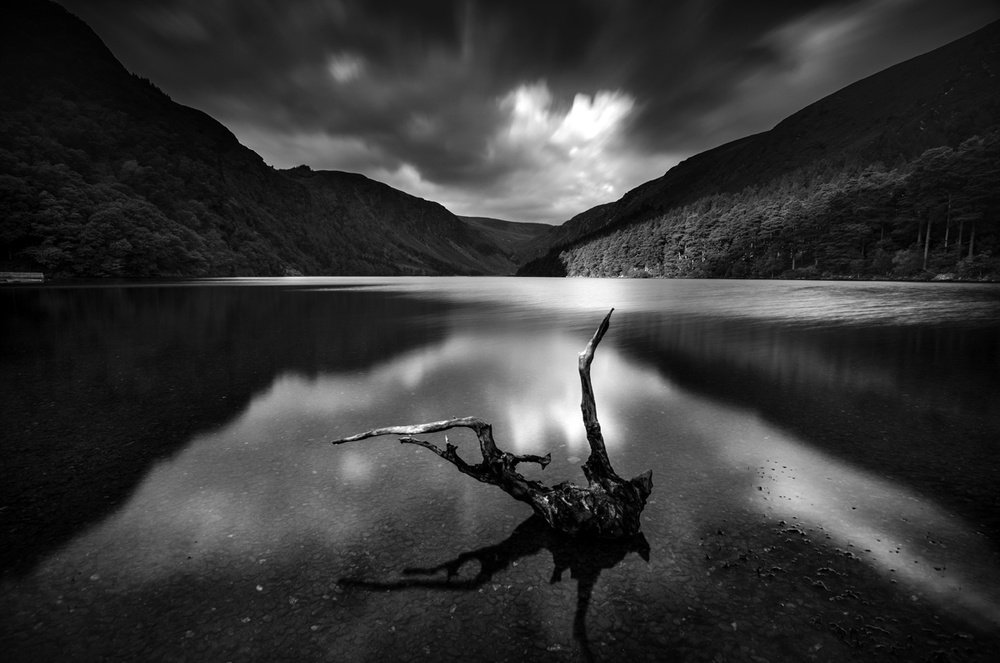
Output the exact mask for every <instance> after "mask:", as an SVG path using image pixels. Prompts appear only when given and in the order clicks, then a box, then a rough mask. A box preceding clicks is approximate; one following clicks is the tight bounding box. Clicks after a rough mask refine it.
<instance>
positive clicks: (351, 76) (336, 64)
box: [326, 53, 365, 84]
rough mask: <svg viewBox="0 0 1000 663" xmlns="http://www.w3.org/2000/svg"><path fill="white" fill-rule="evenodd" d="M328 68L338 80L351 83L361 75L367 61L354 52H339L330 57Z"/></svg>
mask: <svg viewBox="0 0 1000 663" xmlns="http://www.w3.org/2000/svg"><path fill="white" fill-rule="evenodd" d="M326 68H327V71H329V72H330V76H332V77H333V80H335V81H336V82H338V83H341V84H344V83H350V82H351V81H355V80H357V79H358V78H360V77H361V75H362V73H363V72H364V69H365V61H364V59H363V58H361V57H360V56H357V55H354V54H353V53H337V54H334V55H331V56H330V57H329V59H328V60H327V62H326Z"/></svg>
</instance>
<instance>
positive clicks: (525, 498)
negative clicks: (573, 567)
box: [333, 309, 653, 538]
mask: <svg viewBox="0 0 1000 663" xmlns="http://www.w3.org/2000/svg"><path fill="white" fill-rule="evenodd" d="M613 312H614V309H611V311H609V312H608V314H607V315H606V316H605V317H604V320H603V321H602V322H601V325H600V327H598V328H597V331H596V332H595V333H594V336H593V338H591V339H590V342H589V343H588V344H587V347H586V348H585V349H584V351H583V352H581V353H580V361H579V366H580V385H581V388H582V391H583V399H582V401H581V403H580V409H581V411H582V413H583V425H584V427H585V428H586V431H587V442H588V444H589V445H590V457H589V458H588V459H587V462H586V463H584V465H583V468H582V469H583V473H584V475H585V476H586V477H587V481H588V485H587V486H586V487H582V486H577V485H576V484H573V483H569V482H563V483H560V484H557V485H555V486H546V485H545V484H542V483H540V482H538V481H533V480H530V479H526V478H524V477H523V476H521V474H519V473H518V472H517V465H518V464H519V463H538V464H539V465H541V467H542V469H544V468H545V466H546V465H548V464H549V461H550V460H551V455H550V454H546V455H545V456H535V455H531V454H523V455H522V454H511V453H508V452H506V451H501V450H500V449H499V448H498V447H497V445H496V442H495V441H494V440H493V427H492V426H490V425H489V424H487V423H486V422H485V421H483V420H482V419H478V418H476V417H461V418H457V419H445V420H443V421H434V422H431V423H426V424H416V425H405V426H389V427H386V428H373V429H372V430H369V431H366V432H364V433H359V434H358V435H352V436H350V437H346V438H342V439H339V440H334V441H333V444H344V443H346V442H355V441H358V440H363V439H366V438H370V437H378V436H380V435H400V436H402V437H400V438H399V441H400V442H401V443H403V444H415V445H418V446H421V447H424V448H426V449H429V450H430V451H432V452H434V453H435V454H437V455H438V456H440V457H441V458H443V459H444V460H446V461H448V462H450V463H451V464H452V465H454V466H455V467H456V468H457V469H458V471H459V472H461V473H462V474H467V475H468V476H471V477H472V478H474V479H476V480H478V481H482V482H483V483H488V484H492V485H494V486H497V487H498V488H500V489H501V490H503V491H504V492H506V493H507V494H508V495H510V496H511V497H513V498H514V499H516V500H518V501H520V502H524V503H526V504H528V505H529V506H531V508H532V510H534V512H535V513H536V514H538V515H539V516H540V517H541V518H542V519H544V520H545V522H547V523H548V524H549V525H550V526H551V527H553V528H554V529H556V530H559V531H561V532H565V533H567V534H572V535H586V536H599V537H604V538H619V537H623V536H630V535H632V534H636V533H637V532H639V528H640V523H639V516H640V514H641V513H642V510H643V508H644V507H645V506H646V499H647V498H648V497H649V494H650V492H651V491H652V490H653V480H652V472H650V471H646V472H645V473H643V474H640V475H639V476H637V477H634V478H632V479H628V480H625V479H622V478H621V477H620V476H618V475H617V474H616V473H615V471H614V469H613V468H612V467H611V461H610V460H609V459H608V451H607V448H606V447H605V445H604V436H603V435H602V434H601V424H600V422H599V421H598V420H597V404H596V403H595V401H594V389H593V385H592V384H591V381H590V364H591V362H593V360H594V352H595V351H596V350H597V346H598V344H599V343H600V342H601V339H602V338H604V334H605V332H607V331H608V327H609V326H610V324H611V314H612V313H613ZM452 428H469V429H471V430H473V431H474V432H475V433H476V437H477V438H479V451H480V454H481V455H482V457H483V460H482V462H480V463H477V464H475V465H470V464H469V463H467V462H466V461H465V460H463V459H462V458H461V457H460V456H459V455H458V448H457V447H456V446H455V445H453V444H450V443H447V442H446V444H445V448H444V449H442V448H441V447H439V446H437V445H435V444H432V443H430V442H426V441H424V440H418V439H416V438H414V437H413V436H414V435H424V434H427V433H438V432H442V431H446V430H449V429H452Z"/></svg>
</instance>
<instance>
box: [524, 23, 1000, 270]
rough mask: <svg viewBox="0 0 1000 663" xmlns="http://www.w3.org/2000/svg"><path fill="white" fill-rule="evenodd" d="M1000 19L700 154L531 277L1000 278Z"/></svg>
mask: <svg viewBox="0 0 1000 663" xmlns="http://www.w3.org/2000/svg"><path fill="white" fill-rule="evenodd" d="M998 44H1000V24H993V25H990V26H987V27H986V28H984V29H983V30H980V31H979V32H977V33H974V34H972V35H970V36H968V37H965V38H963V39H961V40H958V41H956V42H953V43H952V44H949V45H947V46H945V47H943V48H941V49H937V50H936V51H932V52H931V53H928V54H925V55H923V56H920V57H918V58H914V59H912V60H909V61H907V62H904V63H902V64H900V65H897V66H895V67H892V68H890V69H887V70H886V71H884V72H881V73H879V74H876V75H874V76H871V77H869V78H867V79H865V80H863V81H859V82H858V83H855V84H853V85H851V86H848V87H847V88H844V89H843V90H841V91H839V92H837V93H835V94H834V95H831V96H830V97H827V98H825V99H823V100H820V101H819V102H816V103H815V104H813V105H811V106H809V107H807V108H805V109H803V110H802V111H800V112H799V113H796V114H795V115H793V116H791V117H789V118H788V119H786V120H785V121H783V122H781V123H780V124H779V125H778V126H776V127H775V128H774V129H772V130H771V131H769V132H765V133H762V134H757V135H755V136H750V137H747V138H744V139H741V140H738V141H734V142H733V143H729V144H727V145H723V146H720V147H719V148H716V149H714V150H710V151H708V152H705V153H702V154H699V155H697V156H695V157H692V158H691V159H688V160H687V161H685V162H683V163H681V164H679V165H678V166H677V167H675V168H674V169H672V170H670V171H669V172H667V173H666V174H665V175H664V176H663V177H661V178H658V179H656V180H652V181H651V182H647V183H646V184H643V185H642V186H640V187H638V188H636V189H634V190H633V191H630V192H629V193H627V194H626V195H625V196H624V197H623V198H622V199H621V200H619V201H617V202H616V203H613V204H610V205H603V206H601V207H598V208H594V210H589V211H588V212H585V213H583V214H581V215H579V216H578V217H576V218H575V219H574V220H571V221H570V222H568V223H567V224H564V226H563V227H561V228H560V229H558V230H554V231H552V232H551V233H550V234H549V236H548V237H547V238H542V241H544V240H546V239H547V241H548V242H549V245H550V246H554V248H552V249H551V250H550V251H549V252H548V253H547V254H546V255H544V256H542V257H540V258H538V259H536V260H534V261H532V262H530V263H529V264H527V265H526V266H525V267H523V268H522V270H521V271H520V272H519V273H521V274H529V275H530V274H535V275H570V276H664V277H736V278H770V277H786V278H787V277H800V278H806V277H827V278H856V277H862V278H934V277H939V278H963V279H997V278H1000V260H998V259H1000V232H998V227H997V226H998V224H1000V197H998V194H1000V170H998V164H1000V83H998V82H997V81H998V80H1000V79H998V75H1000V52H998Z"/></svg>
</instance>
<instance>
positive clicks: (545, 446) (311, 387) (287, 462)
mask: <svg viewBox="0 0 1000 663" xmlns="http://www.w3.org/2000/svg"><path fill="white" fill-rule="evenodd" d="M580 345H581V343H580V339H577V338H574V337H573V336H571V335H568V334H563V333H559V332H551V333H549V334H547V335H543V336H533V337H532V338H531V339H530V342H527V343H526V341H525V339H523V338H520V337H516V336H514V335H506V334H471V333H470V334H467V333H457V334H455V335H454V336H452V337H449V338H448V339H447V340H445V341H443V342H440V343H436V344H430V345H427V346H425V347H423V348H421V349H420V350H415V351H411V352H407V353H403V354H402V355H400V356H399V357H397V358H396V359H393V360H391V361H387V362H384V363H382V364H379V365H376V366H374V367H373V368H372V369H371V370H369V371H366V372H363V373H361V374H355V373H333V374H326V375H323V376H319V377H317V378H314V379H310V378H307V377H303V376H301V375H295V374H285V375H283V376H281V377H280V378H278V379H277V380H275V381H274V383H273V384H272V385H271V387H270V388H269V389H268V390H266V391H264V392H262V393H260V394H259V395H258V396H256V397H255V398H254V399H253V400H252V401H251V403H250V404H249V406H248V407H247V409H246V410H245V412H244V413H243V414H242V415H241V416H240V417H239V418H238V419H237V420H236V421H234V422H233V423H232V424H230V425H228V426H226V427H225V428H223V429H221V430H219V431H217V432H215V433H211V434H208V435H202V436H200V437H199V438H197V439H196V440H194V441H193V442H192V444H191V445H189V447H188V448H186V449H185V450H184V451H183V453H181V454H179V455H178V456H177V457H175V458H173V459H170V460H166V461H163V462H161V463H160V464H159V465H158V466H157V467H155V468H154V469H153V471H151V472H150V474H149V475H148V477H147V478H146V480H145V481H144V482H143V484H142V485H141V486H140V487H139V489H138V490H137V491H136V492H135V494H134V495H133V497H132V498H131V499H130V500H129V502H128V503H127V504H125V505H124V506H123V508H122V509H121V510H120V511H119V512H118V513H117V514H115V515H114V516H113V517H112V518H110V519H108V520H107V521H105V522H104V523H102V524H101V525H100V526H98V527H96V528H94V529H93V530H91V531H90V532H88V533H87V534H85V535H84V536H81V537H78V538H77V539H76V540H75V541H74V542H73V543H72V544H70V545H69V546H68V547H66V548H65V549H64V550H62V551H60V552H59V553H58V554H57V555H54V556H53V557H52V558H50V559H49V560H48V561H47V562H46V563H45V564H44V565H43V567H42V569H41V574H42V575H43V576H46V577H49V578H50V579H55V578H58V577H67V576H69V575H71V569H75V568H77V567H81V566H82V567H84V568H85V569H86V570H85V571H84V573H86V574H87V575H96V576H99V577H101V578H103V579H104V582H106V583H108V584H109V585H111V586H114V587H116V588H119V589H124V588H128V587H130V586H131V587H134V586H141V585H144V584H146V583H150V582H154V581H158V580H161V579H163V578H165V577H169V576H172V575H174V574H177V573H178V572H180V571H181V569H182V568H183V569H184V570H185V572H187V573H189V572H192V571H196V570H198V569H199V568H200V569H202V571H204V572H210V570H211V568H213V567H214V566H215V565H217V564H218V563H219V560H220V559H225V558H228V557H234V558H242V557H246V556H255V555H256V556H262V557H263V556H271V555H275V556H282V557H284V556H287V555H289V554H291V552H292V550H293V549H294V547H295V546H296V545H298V542H300V541H302V540H315V541H322V542H325V545H327V546H329V547H330V548H331V549H332V550H338V551H345V552H344V555H345V556H344V557H341V558H340V564H341V565H342V567H341V568H342V569H344V570H349V569H350V568H352V567H351V566H350V564H351V562H350V556H349V555H347V554H346V551H348V550H351V549H353V548H355V547H357V548H363V549H365V550H369V551H379V552H380V553H382V557H381V558H380V559H381V560H382V561H381V563H380V564H379V565H378V566H376V567H371V566H367V565H366V566H365V567H364V569H363V570H364V572H365V577H368V578H371V577H375V578H379V577H385V575H386V574H392V573H393V572H394V569H398V563H399V560H400V559H408V560H411V563H416V564H419V563H420V560H422V559H427V558H428V557H429V556H431V555H432V553H433V551H435V550H441V549H443V548H445V547H447V546H448V545H449V543H448V542H449V541H454V540H456V538H457V539H458V540H460V539H463V538H465V539H468V540H470V541H477V540H478V541H481V540H482V538H481V537H483V536H484V535H490V536H495V535H496V534H497V533H498V532H500V531H502V527H503V526H504V523H505V522H509V521H510V519H512V518H516V517H518V514H522V515H523V511H524V508H523V506H522V505H520V504H517V503H515V502H512V501H510V500H508V499H506V496H504V495H503V494H502V493H500V492H499V491H494V490H492V489H490V488H488V487H485V486H482V485H479V484H477V483H476V482H473V481H469V480H466V479H465V478H464V477H461V476H459V475H457V474H456V473H454V471H453V470H452V468H450V466H447V464H444V463H442V462H441V461H440V460H438V459H437V458H435V457H433V456H431V455H430V454H423V453H421V452H420V450H415V449H412V448H409V447H402V446H400V445H398V444H396V443H395V442H394V441H392V440H371V441H365V442H362V443H358V444H357V445H356V446H350V447H344V448H340V447H338V448H332V447H330V446H328V445H326V444H325V443H324V441H325V440H329V439H332V438H336V437H339V436H340V435H341V434H342V433H343V432H344V431H353V430H360V429H362V428H364V427H366V426H369V425H374V424H381V423H406V422H419V421H429V420H435V419H440V418H441V417H443V416H459V415H464V414H470V413H475V414H479V415H480V416H482V417H483V418H485V419H486V420H492V421H495V422H496V427H495V430H496V434H497V439H498V443H499V444H500V445H501V446H506V447H511V448H513V449H514V450H516V451H517V452H518V453H546V452H548V451H552V452H553V463H552V465H551V466H550V468H549V469H547V470H546V471H545V472H544V473H541V471H540V470H536V472H538V476H536V477H535V478H542V479H545V480H547V481H549V482H553V483H554V482H556V481H559V480H563V479H572V480H577V481H579V480H580V478H581V477H580V473H579V470H578V467H577V465H578V463H579V462H580V461H579V454H581V453H582V451H581V449H582V448H584V447H585V440H584V439H583V431H582V430H581V429H582V425H581V424H580V423H579V416H580V415H579V409H578V408H579V406H578V399H579V396H578V391H577V390H578V385H577V384H576V375H575V370H574V366H573V361H572V360H573V358H574V357H575V351H576V350H577V349H578V348H579V346H580ZM602 353H603V354H599V355H598V359H597V362H595V365H594V369H593V374H594V379H595V387H596V389H597V402H598V407H599V409H600V412H601V418H602V422H606V425H605V436H606V439H607V441H608V446H609V450H610V452H611V456H612V459H613V462H615V464H616V466H617V467H619V468H620V469H619V471H620V472H622V473H624V474H626V475H627V474H629V473H635V471H637V470H638V469H641V468H644V467H649V466H651V467H652V469H653V473H654V475H655V476H657V477H659V478H661V479H660V480H659V481H658V483H657V492H656V493H654V495H653V498H654V500H653V502H652V503H651V504H650V507H649V508H647V512H646V514H645V515H644V523H645V526H646V530H647V532H648V533H651V535H653V536H662V537H671V538H673V539H675V540H679V541H688V542H693V541H695V540H697V539H698V537H699V536H700V535H701V534H702V533H703V531H704V526H705V525H704V524H705V523H712V522H714V521H716V520H718V519H720V518H725V517H726V516H727V515H729V516H732V515H733V514H739V513H740V512H741V511H742V510H745V509H746V508H748V507H749V508H750V509H752V510H755V511H757V512H759V513H760V514H762V515H764V516H767V517H768V518H771V519H779V518H780V519H784V520H786V521H793V520H794V521H795V522H796V523H798V524H799V525H800V526H802V527H807V528H812V529H814V530H815V531H816V532H817V533H820V532H821V533H822V534H823V535H824V536H826V537H829V540H830V542H831V543H832V544H834V545H836V546H840V547H842V549H843V550H844V552H851V554H852V555H854V556H856V557H857V558H858V559H859V560H860V561H862V562H864V563H866V564H869V565H872V566H873V567H874V568H877V569H880V570H882V571H884V572H885V573H886V578H887V580H888V578H889V577H890V575H889V574H892V577H893V578H894V579H898V580H899V582H902V583H906V584H908V585H909V586H910V587H911V588H912V591H914V592H916V593H917V594H918V595H919V596H920V597H921V598H922V599H925V600H931V601H935V602H938V603H939V604H941V605H947V606H949V607H951V608H957V609H959V610H961V611H963V612H965V613H967V614H970V615H974V616H976V617H978V618H982V619H985V620H986V621H987V622H989V623H1000V609H998V597H997V596H996V592H995V588H996V587H1000V583H998V582H997V578H996V568H995V566H994V565H993V560H992V558H991V555H990V551H989V550H988V549H987V548H986V547H984V546H983V545H982V542H981V541H979V540H977V537H976V535H975V534H974V533H973V532H972V531H971V529H970V528H969V527H968V526H967V525H966V524H965V523H963V522H962V521H961V520H960V519H958V518H956V517H955V516H953V515H951V514H949V513H947V512H945V511H943V510H942V509H940V508H938V507H936V506H935V505H934V504H933V503H932V502H930V501H928V500H925V499H922V498H921V497H920V496H919V495H917V494H915V493H913V492H912V491H909V490H907V489H905V488H903V487H901V486H899V485H897V484H894V483H893V482H891V481H887V480H885V479H882V478H880V477H878V476H875V475H873V474H871V473H866V472H863V471H860V470H858V469H856V468H854V467H852V466H850V465H848V464H845V463H844V462H842V461H840V460H838V459H836V458H834V457H832V456H829V455H827V454H823V453H820V452H818V451H816V450H814V449H812V448H811V447H810V446H809V445H806V444H803V443H802V441H801V440H799V439H796V437H794V436H793V435H790V434H788V433H787V432H784V431H782V430H780V429H778V428H775V427H774V426H772V425H770V424H768V423H767V422H766V421H765V420H763V419H761V418H760V417H759V416H757V415H756V414H754V413H753V412H749V411H746V410H742V409H739V408H734V407H729V406H725V405H722V404H720V403H718V402H714V401H711V400H706V399H704V398H700V397H698V396H695V395H693V394H690V393H687V392H683V391H680V390H678V389H676V388H675V387H673V386H672V385H671V384H669V383H668V382H666V381H665V380H664V379H663V378H662V377H659V376H657V375H656V374H655V373H653V372H651V371H650V370H648V369H646V368H643V367H641V366H639V365H637V364H635V363H633V362H631V361H629V360H627V359H626V358H625V356H624V355H622V354H621V352H619V351H618V350H617V349H616V348H615V347H614V346H613V345H612V344H608V346H607V347H606V348H605V347H603V346H602ZM442 404H446V405H444V407H448V408H449V410H448V411H445V412H442V407H443V405H442ZM470 440H471V438H470ZM453 441H456V440H455V439H454V438H453ZM460 449H461V445H460ZM525 532H534V530H533V528H531V527H527V526H526V529H525V530H524V531H519V532H515V535H514V537H513V539H512V541H508V542H507V543H506V544H501V545H500V548H499V550H501V551H503V550H506V551H517V550H522V549H535V548H537V547H538V546H541V547H546V548H548V549H550V550H551V551H552V552H553V555H554V556H556V557H557V559H556V564H557V568H564V567H563V566H562V562H561V561H560V559H559V556H560V555H562V554H563V552H565V551H566V550H567V548H566V547H565V546H564V545H563V544H561V543H558V542H555V540H546V539H538V538H537V536H536V535H537V532H534V533H533V534H532V536H531V537H527V535H526V534H525ZM470 537H471V538H470ZM526 541H528V542H529V543H530V545H528V544H526V543H525V542H526ZM515 544H516V545H515ZM452 545H454V544H452ZM525 545H527V548H523V546H525ZM472 547H474V548H477V552H475V553H469V554H467V555H465V556H460V557H459V558H458V559H457V560H454V561H453V562H450V563H445V564H444V565H443V566H440V565H439V564H438V563H433V562H432V566H430V567H425V568H430V569H434V568H439V569H449V568H451V567H455V569H457V568H458V567H460V566H461V563H462V560H464V559H469V558H472V557H477V556H478V558H479V559H486V558H487V557H488V556H489V555H491V554H493V552H496V550H497V549H496V548H494V547H488V548H486V549H479V548H480V547H479V546H475V545H474V546H472ZM484 550H485V551H487V552H483V551H484ZM265 551H270V552H268V553H266V554H265ZM488 551H493V552H488ZM619 552H621V551H619ZM625 552H627V550H626V551H625ZM574 554H575V553H574ZM622 555H624V552H622ZM611 557H614V555H612V556H611ZM611 557H608V556H607V555H598V557H597V558H595V559H598V561H597V562H594V563H596V564H597V566H595V567H593V568H591V567H588V566H587V564H588V563H589V562H586V560H585V558H584V557H580V556H576V557H574V556H573V555H570V562H569V563H570V566H569V568H570V569H571V570H572V569H573V568H574V566H573V565H574V564H575V565H576V567H578V569H579V570H580V573H581V574H583V575H581V576H580V577H581V578H583V577H584V576H586V575H587V574H588V573H589V574H590V576H589V577H591V579H592V580H596V574H595V573H593V570H594V569H599V568H606V567H605V566H603V564H604V562H603V561H600V560H602V559H611ZM449 565H450V566H449ZM487 566H488V565H487ZM502 567H503V565H501V567H497V569H494V570H492V571H489V570H488V569H487V570H485V571H484V569H486V566H481V567H480V573H486V574H487V575H486V576H482V577H478V578H476V579H474V580H473V581H472V582H473V583H474V584H476V583H482V582H486V580H485V579H484V578H486V577H487V576H490V574H495V573H496V572H497V571H498V570H499V569H500V568H502ZM588 568H590V569H591V570H589V571H588V570H587V569H588ZM330 570H331V573H337V569H336V566H334V567H332V568H331V569H330ZM369 574H370V575H369ZM347 577H354V576H347ZM587 582H590V581H587ZM412 584H413V583H404V585H401V586H411V585H412ZM423 584H424V585H425V586H428V587H433V586H436V585H435V583H434V582H431V583H429V584H428V583H423ZM585 584H586V583H585ZM581 589H586V587H582V588H581ZM588 591H589V590H588ZM585 595H586V592H584V594H581V596H585ZM539 600H540V601H543V603H542V604H539V606H538V608H539V609H542V606H543V605H544V599H539ZM585 604H586V601H584V604H583V605H584V607H583V610H584V611H585ZM579 605H580V604H578V610H579ZM578 614H582V613H579V612H578ZM581 619H582V618H581ZM578 627H580V625H579V624H578ZM580 628H582V627H580Z"/></svg>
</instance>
